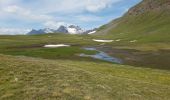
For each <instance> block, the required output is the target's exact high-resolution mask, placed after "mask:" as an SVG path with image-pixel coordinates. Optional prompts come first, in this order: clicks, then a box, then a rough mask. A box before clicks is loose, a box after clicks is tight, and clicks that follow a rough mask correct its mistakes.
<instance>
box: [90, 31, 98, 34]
mask: <svg viewBox="0 0 170 100" xmlns="http://www.w3.org/2000/svg"><path fill="white" fill-rule="evenodd" d="M94 33H96V31H92V32H89V33H88V34H94Z"/></svg>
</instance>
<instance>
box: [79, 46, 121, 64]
mask: <svg viewBox="0 0 170 100" xmlns="http://www.w3.org/2000/svg"><path fill="white" fill-rule="evenodd" d="M83 49H85V50H94V51H98V53H96V54H94V55H87V54H84V53H82V54H80V56H81V57H91V58H94V59H99V60H104V61H108V62H112V63H118V64H122V63H123V61H122V60H121V59H119V58H116V57H113V56H109V55H108V54H107V53H105V52H103V51H100V50H97V49H96V48H83Z"/></svg>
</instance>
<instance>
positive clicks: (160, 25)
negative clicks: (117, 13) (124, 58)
mask: <svg viewBox="0 0 170 100" xmlns="http://www.w3.org/2000/svg"><path fill="white" fill-rule="evenodd" d="M169 27H170V1H169V0H143V1H142V2H140V3H139V4H138V5H136V6H135V7H132V8H131V9H130V10H129V11H128V12H127V13H126V14H124V16H122V17H121V18H118V19H116V20H113V21H112V22H110V23H109V24H106V25H104V26H102V27H100V29H99V30H98V32H97V33H96V34H100V35H105V37H111V38H114V39H117V38H121V39H122V40H125V41H126V40H132V39H136V40H138V41H141V42H167V41H168V42H169V38H170V35H169V34H170V28H169Z"/></svg>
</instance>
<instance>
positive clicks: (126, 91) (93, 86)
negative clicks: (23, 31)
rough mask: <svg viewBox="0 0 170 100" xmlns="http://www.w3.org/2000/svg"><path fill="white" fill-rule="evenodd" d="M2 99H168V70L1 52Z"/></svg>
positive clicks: (169, 95)
mask: <svg viewBox="0 0 170 100" xmlns="http://www.w3.org/2000/svg"><path fill="white" fill-rule="evenodd" d="M0 76H1V77H0V99H2V100H11V99H13V100H23V99H26V100H30V99H34V100H37V99H38V100H43V99H44V100H47V99H50V100H56V99H58V100H94V99H95V100H112V99H113V98H114V99H116V100H122V99H123V100H125V99H126V100H132V99H138V100H168V99H169V98H170V73H169V71H163V70H162V71H161V70H153V69H143V68H134V67H131V66H123V65H114V64H109V63H102V62H101V63H95V62H86V61H71V60H65V61H63V60H45V59H36V58H28V57H13V56H5V55H0Z"/></svg>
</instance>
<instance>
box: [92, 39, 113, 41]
mask: <svg viewBox="0 0 170 100" xmlns="http://www.w3.org/2000/svg"><path fill="white" fill-rule="evenodd" d="M93 41H96V42H113V40H98V39H93Z"/></svg>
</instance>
